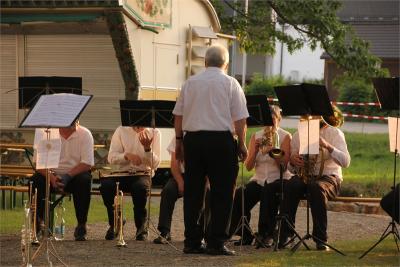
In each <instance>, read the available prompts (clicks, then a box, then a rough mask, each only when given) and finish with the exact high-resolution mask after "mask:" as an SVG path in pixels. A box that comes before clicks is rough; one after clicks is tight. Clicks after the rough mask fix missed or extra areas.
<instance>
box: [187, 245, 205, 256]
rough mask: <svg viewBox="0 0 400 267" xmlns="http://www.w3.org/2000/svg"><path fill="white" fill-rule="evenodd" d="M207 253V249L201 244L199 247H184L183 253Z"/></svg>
mask: <svg viewBox="0 0 400 267" xmlns="http://www.w3.org/2000/svg"><path fill="white" fill-rule="evenodd" d="M205 252H206V247H205V245H204V244H201V245H200V246H197V247H186V246H185V247H184V248H183V253H185V254H204V253H205Z"/></svg>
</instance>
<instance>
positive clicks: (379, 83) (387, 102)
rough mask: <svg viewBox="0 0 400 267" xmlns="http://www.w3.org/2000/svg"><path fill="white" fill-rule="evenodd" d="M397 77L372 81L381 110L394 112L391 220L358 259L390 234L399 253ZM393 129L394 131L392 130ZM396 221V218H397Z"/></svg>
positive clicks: (399, 96)
mask: <svg viewBox="0 0 400 267" xmlns="http://www.w3.org/2000/svg"><path fill="white" fill-rule="evenodd" d="M399 81H400V78H399V77H394V78H375V79H373V80H372V82H373V84H374V89H375V92H376V95H377V97H378V100H379V104H380V107H381V109H383V110H394V111H396V113H397V114H396V115H397V116H396V117H395V118H388V126H389V138H390V151H393V157H394V158H393V190H394V192H393V207H392V208H393V210H392V214H391V215H392V216H391V217H392V220H391V222H390V223H389V225H388V226H387V227H386V229H385V231H384V232H383V234H382V235H381V237H380V238H379V240H378V241H377V242H376V243H375V244H374V245H373V246H372V247H371V248H369V249H368V250H367V251H366V252H364V253H363V254H362V255H361V256H360V257H359V259H362V258H363V257H364V256H365V255H367V254H368V253H369V252H370V251H371V250H372V249H374V248H375V247H376V246H377V245H378V244H379V243H380V242H381V241H383V240H384V239H385V238H386V237H388V236H389V235H390V234H393V237H394V241H395V243H396V246H397V251H400V248H399V244H398V241H400V237H399V231H398V230H397V226H396V223H395V220H394V216H395V214H396V212H398V209H399V207H398V206H397V205H396V203H398V199H397V201H396V198H398V193H397V194H396V169H397V157H398V155H399V143H398V142H399V140H398V135H399V117H400V87H399ZM393 128H395V129H393ZM393 132H395V136H394V137H393V136H391V135H390V133H393ZM396 206H397V207H396ZM397 220H398V218H397Z"/></svg>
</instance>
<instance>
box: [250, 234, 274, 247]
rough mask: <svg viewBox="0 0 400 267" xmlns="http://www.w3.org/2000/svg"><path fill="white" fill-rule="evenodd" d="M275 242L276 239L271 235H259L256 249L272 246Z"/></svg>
mask: <svg viewBox="0 0 400 267" xmlns="http://www.w3.org/2000/svg"><path fill="white" fill-rule="evenodd" d="M273 243H274V239H273V238H272V237H271V236H266V237H262V236H260V235H258V236H257V237H256V240H255V245H256V249H259V248H270V247H272V244H273Z"/></svg>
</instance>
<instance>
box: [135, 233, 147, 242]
mask: <svg viewBox="0 0 400 267" xmlns="http://www.w3.org/2000/svg"><path fill="white" fill-rule="evenodd" d="M146 240H147V232H141V233H139V234H136V241H146Z"/></svg>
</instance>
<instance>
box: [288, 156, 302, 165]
mask: <svg viewBox="0 0 400 267" xmlns="http://www.w3.org/2000/svg"><path fill="white" fill-rule="evenodd" d="M290 164H292V165H293V166H297V167H303V166H304V161H303V158H302V157H301V156H300V155H299V154H294V155H292V156H291V157H290Z"/></svg>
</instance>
